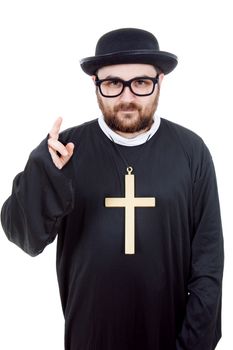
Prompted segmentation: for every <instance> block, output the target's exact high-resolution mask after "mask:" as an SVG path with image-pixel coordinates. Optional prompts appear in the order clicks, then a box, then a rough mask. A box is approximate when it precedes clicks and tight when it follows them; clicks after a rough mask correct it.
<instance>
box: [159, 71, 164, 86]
mask: <svg viewBox="0 0 233 350" xmlns="http://www.w3.org/2000/svg"><path fill="white" fill-rule="evenodd" d="M163 78H164V73H160V74H159V85H160V86H161V84H162V81H163Z"/></svg>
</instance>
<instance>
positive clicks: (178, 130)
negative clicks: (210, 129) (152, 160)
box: [161, 118, 203, 142]
mask: <svg viewBox="0 0 233 350" xmlns="http://www.w3.org/2000/svg"><path fill="white" fill-rule="evenodd" d="M161 119H162V122H163V123H164V125H165V126H166V127H167V129H168V130H170V132H173V133H175V134H177V136H179V137H181V138H182V139H184V140H189V141H190V142H191V141H193V142H203V139H202V138H201V136H200V135H198V134H197V133H196V132H194V131H193V130H191V129H189V128H187V127H185V126H183V125H180V124H178V123H175V122H172V121H170V120H168V119H165V118H161Z"/></svg>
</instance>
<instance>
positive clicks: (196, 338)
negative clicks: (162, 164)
mask: <svg viewBox="0 0 233 350" xmlns="http://www.w3.org/2000/svg"><path fill="white" fill-rule="evenodd" d="M193 215H194V235H193V238H192V242H191V244H192V247H191V249H192V253H191V268H190V276H189V281H188V286H187V292H188V294H189V296H188V302H187V306H186V314H185V318H184V321H183V325H182V329H181V332H180V334H179V336H178V337H177V341H176V350H213V349H214V348H215V347H216V345H217V343H218V341H219V339H220V338H221V299H222V275H223V261H224V252H223V235H222V225H221V216H220V207H219V198H218V189H217V182H216V176H215V170H214V165H213V162H212V158H211V155H210V154H209V151H208V149H207V148H205V156H204V160H202V171H201V175H200V177H199V178H198V180H196V181H195V183H194V185H193Z"/></svg>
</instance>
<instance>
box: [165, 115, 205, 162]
mask: <svg viewBox="0 0 233 350" xmlns="http://www.w3.org/2000/svg"><path fill="white" fill-rule="evenodd" d="M162 123H163V125H164V129H166V134H167V135H168V137H169V138H172V139H173V140H174V142H176V143H178V144H179V145H180V146H181V148H182V149H183V152H184V153H185V154H186V155H187V156H188V158H189V159H190V158H202V157H203V155H204V154H205V155H206V156H207V157H209V156H210V153H209V149H208V147H207V146H206V144H205V142H204V140H203V139H202V137H201V136H200V135H198V134H197V133H196V132H194V131H192V130H191V129H188V128H186V127H184V126H182V125H180V124H177V123H174V122H172V121H170V120H167V119H164V118H163V119H162Z"/></svg>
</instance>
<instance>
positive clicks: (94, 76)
mask: <svg viewBox="0 0 233 350" xmlns="http://www.w3.org/2000/svg"><path fill="white" fill-rule="evenodd" d="M91 78H92V80H93V82H94V83H95V81H96V75H92V76H91Z"/></svg>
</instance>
